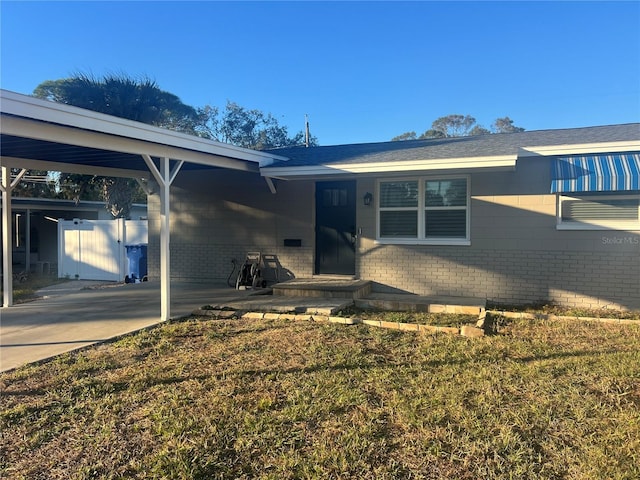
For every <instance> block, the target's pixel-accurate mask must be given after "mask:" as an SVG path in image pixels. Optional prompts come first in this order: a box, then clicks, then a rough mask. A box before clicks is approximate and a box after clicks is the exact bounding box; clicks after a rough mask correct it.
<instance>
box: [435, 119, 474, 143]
mask: <svg viewBox="0 0 640 480" xmlns="http://www.w3.org/2000/svg"><path fill="white" fill-rule="evenodd" d="M475 123H476V119H475V118H473V117H472V116H471V115H458V114H453V115H447V116H446V117H440V118H438V119H436V120H434V121H433V123H432V124H431V129H432V130H435V131H437V132H441V133H442V134H444V136H445V137H447V138H449V137H466V136H467V135H469V132H470V131H471V128H473V126H474V125H475Z"/></svg>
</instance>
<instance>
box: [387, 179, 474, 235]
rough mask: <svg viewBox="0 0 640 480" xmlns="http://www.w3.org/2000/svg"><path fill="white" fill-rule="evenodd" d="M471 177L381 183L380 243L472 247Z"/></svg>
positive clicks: (400, 180)
mask: <svg viewBox="0 0 640 480" xmlns="http://www.w3.org/2000/svg"><path fill="white" fill-rule="evenodd" d="M468 187H469V179H468V177H459V176H458V177H433V178H431V177H422V178H417V179H397V180H396V179H394V180H380V181H379V182H378V241H380V242H382V243H424V244H445V245H446V244H469V207H468V206H469V188H468Z"/></svg>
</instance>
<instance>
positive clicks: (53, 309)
mask: <svg viewBox="0 0 640 480" xmlns="http://www.w3.org/2000/svg"><path fill="white" fill-rule="evenodd" d="M251 293H253V292H252V291H250V290H249V291H238V290H235V289H233V288H229V287H228V286H226V285H220V284H215V285H203V284H198V283H186V282H184V283H176V282H173V283H172V284H171V317H172V318H179V317H183V316H187V315H189V314H191V312H192V311H193V310H195V309H197V308H199V307H201V306H203V305H207V304H210V303H211V302H213V301H214V300H215V301H234V300H238V299H240V298H244V297H247V296H248V295H250V294H251ZM38 295H40V296H42V298H40V299H38V300H35V301H33V302H29V303H23V304H19V305H14V306H12V307H9V308H2V309H0V372H1V371H6V370H10V369H13V368H16V367H19V366H21V365H25V364H28V363H31V362H35V361H38V360H44V359H46V358H50V357H53V356H55V355H59V354H61V353H65V352H68V351H71V350H75V349H77V348H82V347H85V346H87V345H91V344H93V343H97V342H102V341H105V340H108V339H111V338H114V337H117V336H120V335H123V334H126V333H130V332H133V331H136V330H140V329H141V328H145V327H148V326H151V325H155V324H157V323H160V283H159V282H145V283H138V284H128V285H124V284H105V283H104V282H87V281H71V282H65V283H62V284H58V285H53V286H51V287H47V288H46V289H43V290H41V291H39V292H38Z"/></svg>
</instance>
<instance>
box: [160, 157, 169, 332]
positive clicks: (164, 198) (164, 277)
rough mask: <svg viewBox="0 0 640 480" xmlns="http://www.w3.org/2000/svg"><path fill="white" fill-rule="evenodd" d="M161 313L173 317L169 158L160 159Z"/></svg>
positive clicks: (162, 316)
mask: <svg viewBox="0 0 640 480" xmlns="http://www.w3.org/2000/svg"><path fill="white" fill-rule="evenodd" d="M160 175H161V176H162V184H161V185H160V281H161V284H160V315H161V318H162V320H163V321H166V320H169V319H170V318H171V251H170V250H171V249H170V240H171V222H170V218H169V217H170V213H171V201H170V200H171V199H170V194H171V192H170V190H171V180H170V165H169V159H168V158H166V157H165V158H163V159H162V160H161V161H160Z"/></svg>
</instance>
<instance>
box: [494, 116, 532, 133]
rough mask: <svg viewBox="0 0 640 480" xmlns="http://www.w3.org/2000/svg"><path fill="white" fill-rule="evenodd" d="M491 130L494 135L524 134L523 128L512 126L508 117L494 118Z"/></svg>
mask: <svg viewBox="0 0 640 480" xmlns="http://www.w3.org/2000/svg"><path fill="white" fill-rule="evenodd" d="M492 129H493V131H494V133H517V132H524V128H522V127H516V126H515V125H514V124H513V120H511V119H510V118H509V117H503V118H496V121H495V122H493V125H492Z"/></svg>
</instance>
